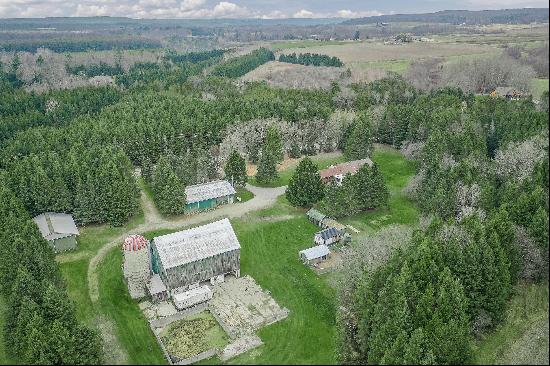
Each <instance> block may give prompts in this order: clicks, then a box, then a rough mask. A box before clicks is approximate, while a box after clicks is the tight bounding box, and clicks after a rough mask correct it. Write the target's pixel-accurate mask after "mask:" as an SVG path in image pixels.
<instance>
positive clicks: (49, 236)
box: [33, 212, 79, 252]
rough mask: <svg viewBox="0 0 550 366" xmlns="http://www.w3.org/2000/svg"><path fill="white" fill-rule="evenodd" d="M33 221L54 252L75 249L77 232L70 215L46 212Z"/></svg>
mask: <svg viewBox="0 0 550 366" xmlns="http://www.w3.org/2000/svg"><path fill="white" fill-rule="evenodd" d="M33 221H34V222H35V223H36V225H37V226H38V229H39V230H40V234H42V237H43V238H44V239H46V240H47V241H48V243H49V244H50V245H51V246H52V247H53V249H54V251H55V252H63V251H66V250H71V249H75V248H76V237H77V235H79V232H78V228H77V227H76V224H75V223H74V220H73V217H72V216H71V215H69V214H66V213H55V212H46V213H43V214H40V215H38V216H36V217H34V218H33Z"/></svg>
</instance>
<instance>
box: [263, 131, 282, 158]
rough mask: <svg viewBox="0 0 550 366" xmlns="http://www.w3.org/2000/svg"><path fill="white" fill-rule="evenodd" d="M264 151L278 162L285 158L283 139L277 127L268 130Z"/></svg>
mask: <svg viewBox="0 0 550 366" xmlns="http://www.w3.org/2000/svg"><path fill="white" fill-rule="evenodd" d="M263 152H267V153H268V154H270V155H272V156H273V157H274V158H275V161H276V162H277V163H280V162H281V161H283V159H284V144H283V140H282V139H281V134H280V132H279V130H278V129H277V128H276V127H270V128H269V129H268V130H267V134H266V136H265V141H264V149H263Z"/></svg>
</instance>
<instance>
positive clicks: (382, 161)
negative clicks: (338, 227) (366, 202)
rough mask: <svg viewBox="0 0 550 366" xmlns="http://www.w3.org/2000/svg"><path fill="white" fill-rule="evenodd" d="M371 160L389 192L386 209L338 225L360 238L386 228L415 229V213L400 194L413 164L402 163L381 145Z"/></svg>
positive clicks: (409, 203)
mask: <svg viewBox="0 0 550 366" xmlns="http://www.w3.org/2000/svg"><path fill="white" fill-rule="evenodd" d="M372 160H373V161H374V162H375V163H376V164H377V165H378V169H379V170H380V172H381V173H382V175H383V177H384V181H385V182H386V185H387V187H388V189H389V191H390V199H389V202H388V207H387V208H382V209H377V210H374V211H369V212H363V213H359V214H357V215H354V216H350V217H347V218H344V219H341V220H340V221H341V222H342V223H344V224H349V225H352V226H353V227H355V228H356V229H358V230H360V231H361V232H362V233H364V234H368V233H370V232H373V231H376V230H378V229H380V228H381V227H383V226H386V225H390V224H404V225H413V226H414V225H416V224H417V223H418V210H417V209H416V207H415V205H414V204H413V202H412V201H411V200H409V199H408V198H407V197H406V196H405V194H404V193H403V188H405V186H406V185H407V183H408V182H409V179H410V178H411V177H412V176H413V175H414V174H415V164H414V162H412V161H409V160H406V159H405V158H404V157H403V155H402V154H401V153H400V152H399V151H397V150H395V149H393V148H390V147H387V146H381V145H378V146H376V149H375V151H374V154H373V156H372Z"/></svg>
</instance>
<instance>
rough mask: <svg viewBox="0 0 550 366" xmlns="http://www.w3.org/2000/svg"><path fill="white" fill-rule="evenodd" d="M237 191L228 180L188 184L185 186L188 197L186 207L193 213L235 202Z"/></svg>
mask: <svg viewBox="0 0 550 366" xmlns="http://www.w3.org/2000/svg"><path fill="white" fill-rule="evenodd" d="M236 193H237V192H236V191H235V188H233V186H232V185H231V183H229V182H228V181H226V180H217V181H213V182H208V183H203V184H196V185H192V186H188V187H185V194H186V197H187V203H186V205H185V209H186V211H187V212H189V213H193V212H198V211H203V210H209V209H212V208H216V207H217V206H219V205H224V204H228V203H233V202H234V200H235V194H236Z"/></svg>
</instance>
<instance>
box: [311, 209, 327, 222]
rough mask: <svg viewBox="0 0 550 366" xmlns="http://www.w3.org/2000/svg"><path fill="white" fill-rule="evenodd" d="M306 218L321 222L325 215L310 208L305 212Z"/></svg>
mask: <svg viewBox="0 0 550 366" xmlns="http://www.w3.org/2000/svg"><path fill="white" fill-rule="evenodd" d="M306 215H307V217H310V218H312V219H314V220H317V221H319V222H320V221H323V220H324V219H325V217H327V215H325V214H324V213H322V212H319V211H317V210H316V209H314V208H312V209H310V210H309V211H308V212H306Z"/></svg>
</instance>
